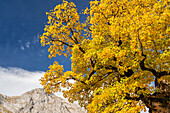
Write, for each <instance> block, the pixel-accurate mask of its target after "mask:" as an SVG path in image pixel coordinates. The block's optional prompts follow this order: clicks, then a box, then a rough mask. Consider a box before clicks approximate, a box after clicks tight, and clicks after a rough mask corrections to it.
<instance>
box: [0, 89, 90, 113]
mask: <svg viewBox="0 0 170 113" xmlns="http://www.w3.org/2000/svg"><path fill="white" fill-rule="evenodd" d="M0 113H87V112H86V111H85V110H84V109H83V108H81V107H79V106H78V105H76V104H74V103H70V102H67V101H66V100H64V99H62V98H60V97H57V96H56V95H54V94H47V93H46V92H45V90H44V89H43V88H36V89H33V90H31V91H28V92H26V93H24V94H22V95H21V96H12V97H10V96H6V95H3V94H0Z"/></svg>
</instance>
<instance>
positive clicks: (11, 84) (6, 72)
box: [0, 67, 44, 96]
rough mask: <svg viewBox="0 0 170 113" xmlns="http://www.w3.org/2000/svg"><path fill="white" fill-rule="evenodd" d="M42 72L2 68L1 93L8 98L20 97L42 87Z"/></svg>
mask: <svg viewBox="0 0 170 113" xmlns="http://www.w3.org/2000/svg"><path fill="white" fill-rule="evenodd" d="M43 74H44V72H41V71H35V72H31V71H27V70H24V69H21V68H11V67H10V68H4V67H0V93H1V94H5V95H8V96H19V95H21V94H23V93H25V92H27V91H30V90H32V89H34V88H40V87H42V86H41V85H40V83H39V79H40V78H41V77H42V76H43Z"/></svg>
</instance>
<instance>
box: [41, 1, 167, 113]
mask: <svg viewBox="0 0 170 113" xmlns="http://www.w3.org/2000/svg"><path fill="white" fill-rule="evenodd" d="M169 3H170V2H168V0H100V1H97V0H95V1H90V8H86V9H85V10H83V11H82V12H81V14H84V15H86V17H87V18H86V19H85V21H84V22H80V15H81V14H79V13H78V11H77V8H76V5H75V4H74V3H73V2H67V1H65V0H63V3H62V4H59V5H57V6H56V7H55V8H54V9H53V10H50V11H49V12H47V13H46V14H47V15H48V22H47V24H46V25H45V28H44V33H43V34H42V36H41V37H40V39H41V44H42V45H43V46H45V45H48V46H49V49H48V51H49V53H50V54H49V58H52V57H56V55H64V56H65V57H66V58H69V59H70V60H71V70H70V71H64V67H63V65H60V64H59V62H57V61H55V62H54V63H53V65H50V66H49V70H47V72H46V73H45V74H44V77H42V78H41V79H40V81H41V84H42V85H43V87H44V88H45V90H46V91H47V92H48V93H53V92H57V91H61V87H63V88H68V90H65V91H63V95H64V97H66V98H68V100H69V101H70V102H74V101H78V103H79V105H80V106H82V107H85V108H86V109H87V110H88V112H89V113H117V112H123V113H124V112H128V113H133V112H140V111H141V110H145V106H147V107H148V108H149V111H150V112H151V111H152V110H153V109H154V106H153V105H152V102H153V101H156V102H160V103H162V104H163V105H165V104H167V103H168V102H169V99H168V98H167V94H169V90H168V88H169V80H170V77H169V75H170V52H169V50H170V38H169V34H170V20H169V18H170V17H169V16H170V12H169V6H170V4H169ZM71 79H73V80H75V82H74V83H70V82H69V80H71ZM167 86H168V88H167ZM165 87H166V88H165ZM165 92H166V93H165ZM167 92H168V93H167ZM158 95H159V96H158ZM160 95H161V96H160ZM168 96H169V95H168ZM162 100H164V101H162ZM167 105H168V104H167Z"/></svg>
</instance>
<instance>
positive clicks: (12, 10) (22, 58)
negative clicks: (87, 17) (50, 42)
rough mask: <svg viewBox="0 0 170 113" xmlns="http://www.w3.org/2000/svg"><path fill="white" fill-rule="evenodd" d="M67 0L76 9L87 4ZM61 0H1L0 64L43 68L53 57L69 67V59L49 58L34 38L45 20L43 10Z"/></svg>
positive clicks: (41, 69)
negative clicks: (75, 6) (74, 5)
mask: <svg viewBox="0 0 170 113" xmlns="http://www.w3.org/2000/svg"><path fill="white" fill-rule="evenodd" d="M70 1H72V2H74V3H75V4H76V5H77V8H78V11H79V12H80V11H82V9H85V8H86V7H87V6H88V5H89V3H88V2H89V0H70ZM60 3H62V0H0V11H1V15H0V29H1V30H0V34H1V35H0V66H2V67H18V68H22V69H25V70H29V71H46V70H47V69H48V66H49V65H50V64H52V63H53V61H54V60H56V61H59V62H60V64H62V65H64V68H65V71H66V70H70V60H69V59H65V58H64V57H62V56H60V57H59V56H58V57H56V58H53V59H51V60H50V59H48V51H47V50H48V48H47V47H41V46H40V43H39V41H38V40H37V38H38V37H37V36H38V35H41V34H42V33H43V28H44V25H45V24H46V21H47V16H46V14H45V13H46V12H48V11H49V10H50V9H53V8H54V7H55V5H57V4H60ZM83 20H84V18H82V19H81V21H83Z"/></svg>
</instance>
